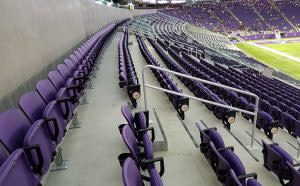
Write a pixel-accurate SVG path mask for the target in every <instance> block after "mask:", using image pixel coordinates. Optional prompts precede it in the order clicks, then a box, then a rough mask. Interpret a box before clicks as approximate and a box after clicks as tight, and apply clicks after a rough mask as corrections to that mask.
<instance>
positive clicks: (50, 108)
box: [43, 101, 68, 144]
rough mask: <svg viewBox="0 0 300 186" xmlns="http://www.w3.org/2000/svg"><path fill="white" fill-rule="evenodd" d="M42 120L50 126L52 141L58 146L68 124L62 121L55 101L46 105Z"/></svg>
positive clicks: (62, 118)
mask: <svg viewBox="0 0 300 186" xmlns="http://www.w3.org/2000/svg"><path fill="white" fill-rule="evenodd" d="M43 118H44V120H45V121H47V122H48V123H50V124H52V126H51V127H50V131H51V135H52V139H53V140H54V141H55V142H56V143H57V144H59V143H60V142H61V141H62V139H63V137H64V135H65V133H66V127H67V125H68V122H67V120H66V119H64V117H63V115H62V113H61V110H60V107H59V104H58V102H57V101H51V102H50V103H49V104H48V105H47V107H46V108H45V111H44V112H43Z"/></svg>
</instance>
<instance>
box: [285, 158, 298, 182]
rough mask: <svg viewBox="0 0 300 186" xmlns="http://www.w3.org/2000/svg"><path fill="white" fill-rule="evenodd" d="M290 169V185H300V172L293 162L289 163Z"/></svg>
mask: <svg viewBox="0 0 300 186" xmlns="http://www.w3.org/2000/svg"><path fill="white" fill-rule="evenodd" d="M287 165H288V169H289V175H290V177H289V184H288V185H289V186H297V185H300V172H299V170H296V169H295V168H294V167H293V166H292V164H290V163H287Z"/></svg>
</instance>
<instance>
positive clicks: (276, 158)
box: [262, 140, 282, 172]
mask: <svg viewBox="0 0 300 186" xmlns="http://www.w3.org/2000/svg"><path fill="white" fill-rule="evenodd" d="M262 144H263V151H262V152H263V156H264V166H266V167H267V168H268V169H269V170H271V171H273V172H277V171H278V169H279V168H280V166H281V164H282V162H281V161H282V158H281V156H280V154H279V153H277V152H276V151H275V150H274V149H273V146H276V145H277V144H267V143H266V142H265V141H264V140H262ZM274 163H275V164H274ZM274 169H275V170H274Z"/></svg>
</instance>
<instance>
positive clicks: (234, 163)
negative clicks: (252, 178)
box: [220, 149, 246, 185]
mask: <svg viewBox="0 0 300 186" xmlns="http://www.w3.org/2000/svg"><path fill="white" fill-rule="evenodd" d="M220 154H221V156H222V157H223V158H224V159H225V160H226V161H227V163H228V164H229V166H230V168H231V169H233V171H234V173H235V174H236V175H237V176H241V175H245V174H246V170H245V167H244V165H243V163H242V161H241V160H240V158H239V157H238V156H237V155H236V154H235V153H234V152H233V151H232V150H231V149H227V150H224V151H221V152H220ZM240 182H241V183H242V184H243V185H244V183H245V179H243V180H240Z"/></svg>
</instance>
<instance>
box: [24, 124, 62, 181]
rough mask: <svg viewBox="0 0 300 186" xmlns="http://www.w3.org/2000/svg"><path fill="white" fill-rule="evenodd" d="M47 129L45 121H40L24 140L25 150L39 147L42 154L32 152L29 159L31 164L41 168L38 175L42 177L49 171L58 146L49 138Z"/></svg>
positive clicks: (33, 125) (31, 128) (32, 127)
mask: <svg viewBox="0 0 300 186" xmlns="http://www.w3.org/2000/svg"><path fill="white" fill-rule="evenodd" d="M45 128H46V126H45V121H44V120H38V121H36V122H35V123H34V124H32V126H31V127H30V129H29V130H28V132H27V134H26V136H25V138H24V147H25V148H26V147H36V146H38V147H39V150H40V154H36V153H32V152H30V153H28V154H29V156H28V157H29V162H30V163H31V164H33V165H37V167H39V170H38V173H39V175H40V176H41V177H42V176H43V175H44V174H45V173H46V172H47V171H48V169H49V168H50V164H51V162H52V161H53V160H54V156H55V155H56V150H55V148H56V144H55V143H54V142H53V141H52V140H51V139H50V138H49V133H47V132H46V131H47V129H45ZM41 159H42V160H41Z"/></svg>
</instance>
